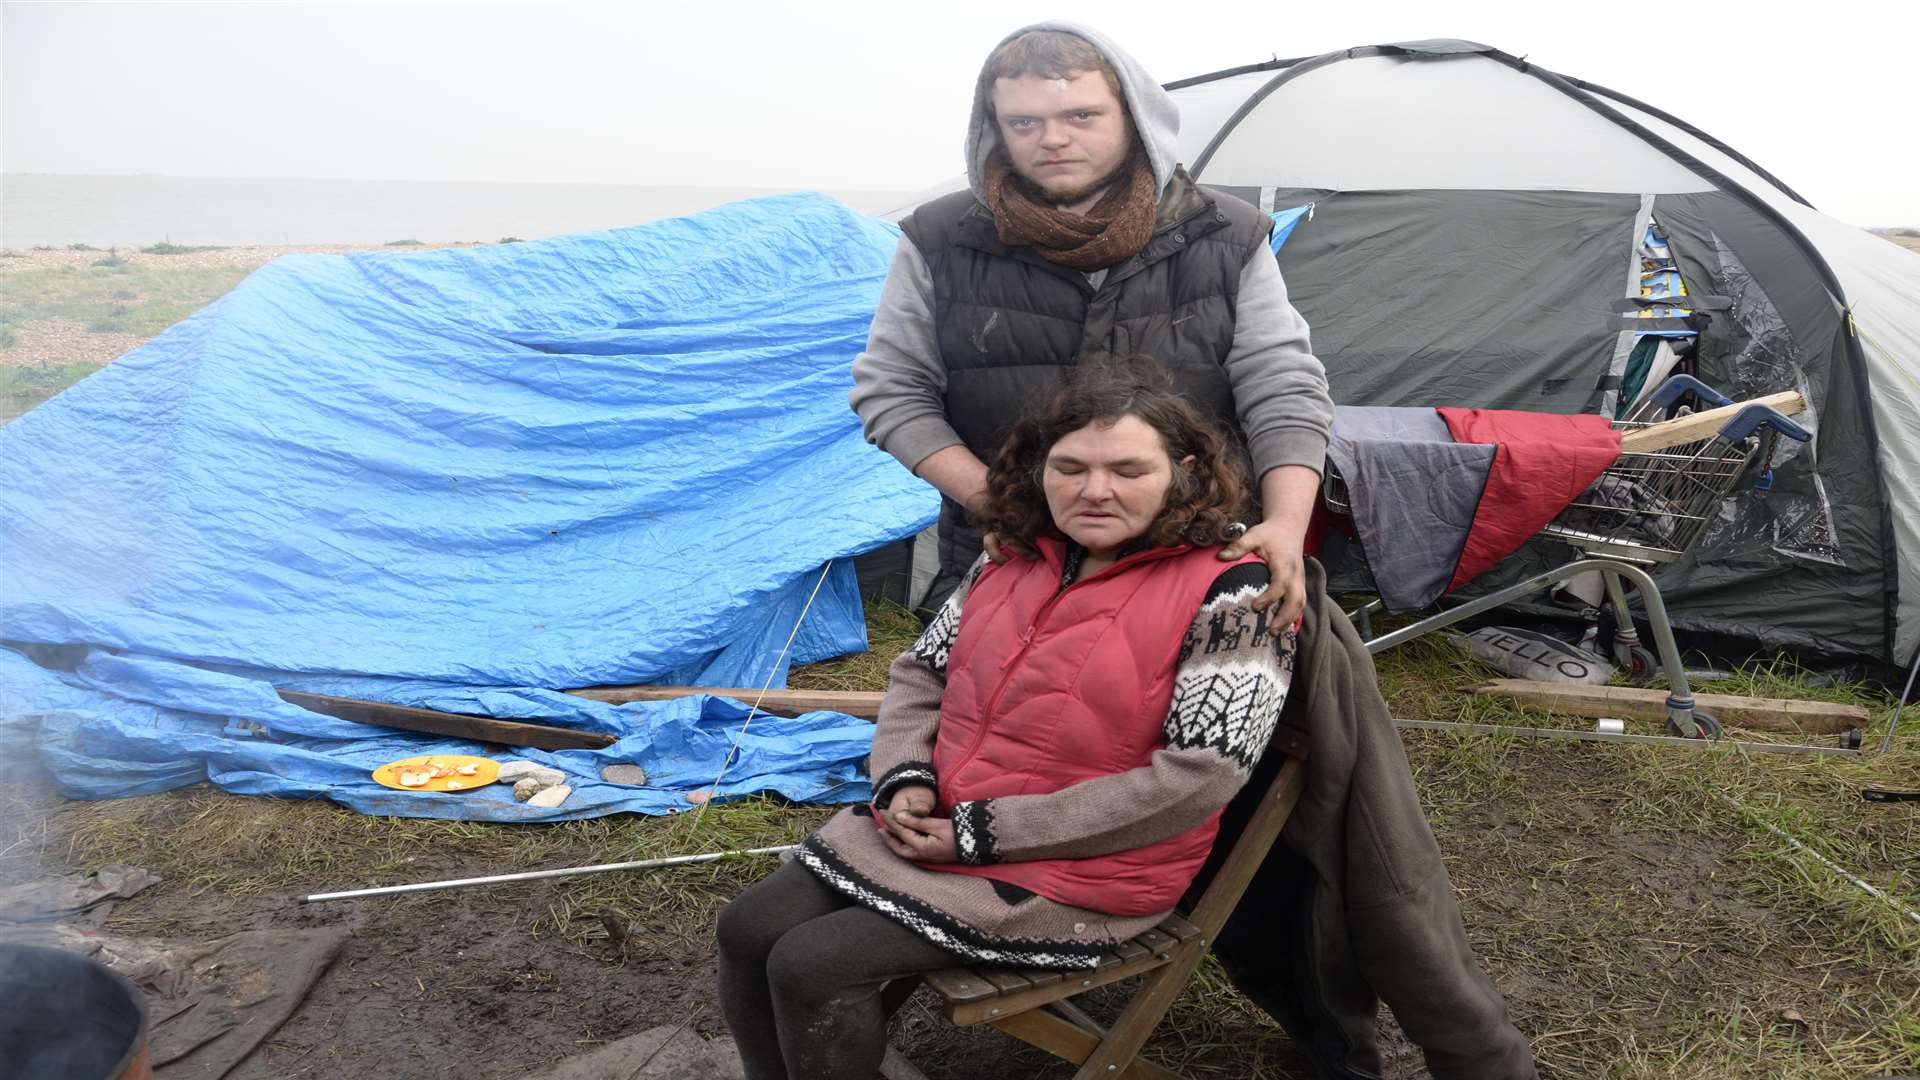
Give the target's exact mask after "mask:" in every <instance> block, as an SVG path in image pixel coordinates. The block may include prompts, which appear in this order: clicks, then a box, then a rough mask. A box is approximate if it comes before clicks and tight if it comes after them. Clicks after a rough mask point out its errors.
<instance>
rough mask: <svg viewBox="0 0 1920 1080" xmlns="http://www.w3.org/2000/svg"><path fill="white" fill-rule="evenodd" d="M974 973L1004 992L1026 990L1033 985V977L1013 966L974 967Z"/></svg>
mask: <svg viewBox="0 0 1920 1080" xmlns="http://www.w3.org/2000/svg"><path fill="white" fill-rule="evenodd" d="M973 973H974V974H975V975H978V976H980V977H981V978H983V979H985V980H987V981H988V982H990V983H992V984H993V988H994V989H995V990H998V991H1000V992H1001V993H1002V994H1011V993H1013V992H1015V991H1017V990H1025V989H1028V988H1029V987H1031V986H1032V985H1033V980H1032V979H1029V978H1027V977H1026V976H1025V975H1022V974H1020V973H1019V972H1017V971H1015V970H1013V969H1012V968H990V967H983V968H974V969H973Z"/></svg>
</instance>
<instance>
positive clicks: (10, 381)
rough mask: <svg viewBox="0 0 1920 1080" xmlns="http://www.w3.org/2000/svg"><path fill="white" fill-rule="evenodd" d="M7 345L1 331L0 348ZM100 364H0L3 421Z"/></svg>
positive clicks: (85, 375) (97, 369)
mask: <svg viewBox="0 0 1920 1080" xmlns="http://www.w3.org/2000/svg"><path fill="white" fill-rule="evenodd" d="M8 333H10V331H9V332H8ZM5 344H7V335H6V334H0V347H4V345H5ZM101 366H102V365H100V364H85V363H76V364H4V365H0V421H5V420H10V419H12V418H13V417H16V416H19V415H20V414H21V413H24V412H26V411H27V410H28V409H31V408H33V407H34V406H36V405H38V404H40V403H41V402H43V401H45V400H47V399H48V398H50V397H52V396H53V395H55V394H57V393H59V392H60V391H62V390H65V389H66V388H67V387H69V386H72V385H73V384H74V383H77V382H79V381H80V380H81V379H84V378H86V377H87V376H89V375H91V374H93V373H94V372H96V371H99V370H100V368H101Z"/></svg>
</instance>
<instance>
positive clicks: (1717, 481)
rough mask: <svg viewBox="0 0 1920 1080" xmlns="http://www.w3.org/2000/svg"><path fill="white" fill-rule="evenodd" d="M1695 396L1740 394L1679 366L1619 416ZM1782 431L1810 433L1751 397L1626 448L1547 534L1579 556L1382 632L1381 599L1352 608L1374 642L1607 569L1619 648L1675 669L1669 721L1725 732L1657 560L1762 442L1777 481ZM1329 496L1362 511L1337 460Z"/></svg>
mask: <svg viewBox="0 0 1920 1080" xmlns="http://www.w3.org/2000/svg"><path fill="white" fill-rule="evenodd" d="M1688 396H1692V397H1694V398H1697V399H1699V400H1700V401H1702V402H1705V403H1707V404H1709V405H1711V406H1715V407H1720V406H1726V405H1732V404H1734V402H1733V401H1732V399H1730V398H1728V397H1726V396H1725V395H1723V394H1720V393H1719V392H1717V391H1715V390H1714V389H1712V388H1711V387H1709V386H1707V385H1706V384H1705V383H1702V382H1700V381H1699V380H1698V379H1695V378H1693V377H1692V376H1690V375H1676V376H1674V377H1672V378H1670V379H1668V380H1667V381H1666V382H1665V383H1663V384H1661V386H1660V387H1659V389H1657V390H1656V391H1654V392H1653V393H1652V394H1651V395H1649V396H1648V397H1647V399H1646V400H1644V401H1643V402H1641V403H1640V405H1638V406H1636V408H1635V409H1634V411H1633V412H1632V413H1631V414H1629V416H1628V417H1627V418H1625V419H1623V420H1620V421H1616V422H1614V423H1613V425H1612V426H1613V427H1614V428H1615V429H1616V430H1619V431H1622V432H1630V431H1634V430H1637V429H1640V428H1645V427H1649V426H1652V424H1654V423H1656V422H1657V421H1656V420H1654V419H1653V418H1654V417H1658V416H1661V415H1663V414H1668V413H1671V414H1672V415H1670V416H1667V419H1675V418H1678V417H1679V416H1681V415H1685V414H1684V413H1682V412H1678V411H1676V406H1677V405H1678V403H1679V402H1680V401H1681V400H1683V399H1685V398H1686V397H1688ZM1781 436H1785V437H1787V438H1790V439H1794V440H1796V441H1799V442H1806V441H1807V440H1809V439H1811V438H1812V435H1811V434H1810V433H1809V432H1807V431H1806V430H1805V429H1804V428H1802V427H1800V425H1798V424H1796V423H1794V422H1793V421H1791V420H1789V419H1787V418H1786V417H1785V416H1783V415H1781V414H1780V413H1779V412H1777V411H1775V410H1774V409H1771V408H1769V407H1767V406H1765V405H1750V406H1748V407H1747V408H1744V409H1741V410H1739V411H1738V412H1737V413H1735V415H1734V418H1733V419H1732V420H1730V421H1729V422H1728V423H1726V424H1725V425H1724V426H1722V427H1721V428H1720V430H1719V431H1717V432H1715V433H1714V434H1713V435H1712V436H1710V437H1708V438H1705V439H1701V440H1698V441H1695V442H1691V443H1685V444H1682V445H1678V446H1672V447H1667V448H1664V449H1660V450H1650V451H1626V452H1623V453H1622V454H1621V455H1620V456H1619V458H1618V459H1616V460H1615V461H1614V462H1613V464H1611V465H1609V466H1608V467H1607V469H1606V471H1605V472H1603V473H1602V474H1601V475H1600V478H1599V479H1598V480H1596V481H1595V482H1594V483H1593V484H1592V485H1591V486H1589V487H1588V489H1587V490H1586V491H1585V492H1584V493H1582V494H1581V495H1580V496H1579V497H1578V498H1577V499H1575V500H1573V501H1572V502H1571V503H1569V504H1568V505H1567V506H1566V508H1565V509H1564V510H1562V511H1561V512H1560V514H1559V515H1557V516H1556V517H1555V518H1554V519H1553V521H1552V522H1550V523H1549V524H1547V525H1546V526H1545V527H1543V528H1542V529H1541V530H1540V532H1539V534H1538V535H1540V536H1546V537H1550V538H1552V539H1555V540H1559V541H1561V542H1563V543H1565V544H1567V545H1569V546H1570V547H1572V548H1573V549H1574V550H1575V551H1576V552H1577V553H1579V555H1580V558H1578V559H1576V560H1575V561H1573V562H1569V563H1566V564H1565V565H1562V566H1560V567H1557V568H1555V569H1553V570H1550V571H1547V572H1546V573H1542V574H1536V575H1533V576H1531V577H1529V578H1528V579H1527V580H1525V581H1522V582H1519V583H1517V584H1514V585H1511V586H1508V587H1506V588H1503V589H1500V590H1499V591H1497V592H1494V593H1491V594H1489V595H1487V596H1483V597H1480V598H1478V599H1476V600H1474V601H1472V602H1470V603H1467V604H1464V605H1462V606H1459V607H1455V608H1451V609H1449V610H1446V611H1443V612H1441V613H1440V614H1437V615H1433V616H1429V617H1428V618H1425V619H1421V620H1420V621H1419V622H1416V623H1414V624H1412V625H1411V626H1406V627H1402V628H1400V629H1398V630H1395V631H1393V632H1391V633H1388V634H1383V635H1380V636H1378V637H1374V636H1372V634H1371V632H1370V631H1371V624H1370V620H1369V617H1370V615H1371V614H1372V613H1373V612H1375V611H1378V610H1382V609H1383V608H1382V605H1381V602H1380V601H1378V600H1375V601H1373V602H1372V603H1369V604H1367V605H1366V606H1365V607H1363V608H1361V609H1360V610H1358V611H1356V612H1354V613H1353V616H1354V618H1355V621H1356V622H1357V623H1358V624H1359V627H1360V630H1361V635H1362V636H1363V637H1366V638H1367V639H1368V641H1367V649H1368V651H1370V652H1380V651H1383V650H1385V649H1389V648H1392V647H1393V646H1395V645H1399V644H1402V643H1404V642H1406V641H1410V640H1412V639H1413V638H1416V637H1419V636H1421V635H1423V634H1427V633H1431V632H1433V631H1435V630H1440V629H1443V628H1445V627H1447V626H1451V625H1453V624H1454V623H1457V622H1460V621H1461V620H1463V619H1466V618H1470V617H1471V616H1473V615H1476V614H1479V613H1480V612H1482V611H1486V610H1489V609H1491V608H1494V607H1497V606H1499V605H1501V604H1504V603H1507V602H1508V601H1510V600H1514V599H1518V598H1519V597H1521V596H1524V595H1527V594H1528V593H1531V592H1535V591H1538V590H1539V589H1542V588H1545V587H1547V586H1550V585H1552V584H1553V583H1555V582H1558V581H1564V580H1566V579H1568V578H1570V577H1574V576H1576V575H1579V574H1585V573H1597V574H1598V575H1599V576H1600V577H1601V579H1602V581H1603V584H1604V586H1605V589H1606V594H1607V599H1608V601H1609V602H1610V603H1611V604H1612V606H1613V611H1614V626H1615V628H1616V631H1615V639H1614V655H1615V658H1616V659H1618V660H1620V661H1621V662H1622V663H1624V664H1627V665H1628V666H1629V668H1630V670H1632V671H1634V672H1635V673H1636V674H1645V673H1650V672H1651V671H1653V670H1654V669H1655V666H1656V665H1658V666H1659V667H1662V668H1664V669H1665V671H1666V674H1667V677H1668V679H1669V681H1670V683H1671V686H1672V693H1671V694H1670V696H1669V697H1668V699H1667V712H1668V726H1669V727H1670V728H1672V729H1673V730H1674V731H1675V732H1676V733H1677V734H1680V735H1685V736H1688V737H1693V736H1698V735H1703V734H1704V735H1716V734H1717V733H1718V731H1719V725H1718V724H1716V723H1714V721H1713V719H1712V718H1711V717H1708V716H1706V715H1705V714H1703V713H1696V712H1695V711H1694V709H1693V695H1692V691H1691V689H1690V688H1689V687H1688V685H1687V678H1686V672H1685V670H1684V669H1683V668H1682V667H1681V663H1680V652H1679V648H1678V647H1677V646H1676V645H1675V643H1674V640H1673V627H1672V625H1671V624H1670V623H1669V621H1668V619H1667V613H1666V606H1665V604H1664V602H1663V601H1662V600H1661V597H1660V590H1659V588H1658V586H1656V585H1655V584H1654V582H1653V579H1652V577H1651V576H1650V575H1649V573H1648V571H1649V570H1650V569H1652V568H1654V567H1657V566H1658V565H1662V564H1665V563H1670V562H1673V561H1675V560H1677V559H1679V558H1681V557H1682V556H1684V555H1685V554H1686V553H1687V551H1688V550H1689V549H1690V548H1692V547H1693V546H1694V544H1696V543H1697V542H1698V541H1699V540H1700V537H1701V536H1702V535H1703V534H1704V533H1705V532H1706V530H1707V526H1708V525H1709V524H1711V523H1712V521H1713V519H1714V516H1715V515H1716V514H1717V513H1718V511H1719V508H1720V506H1721V504H1722V503H1723V502H1724V501H1725V500H1726V499H1727V498H1728V497H1729V496H1730V495H1732V494H1733V492H1734V489H1735V488H1736V487H1738V486H1739V485H1740V483H1741V480H1742V478H1743V477H1745V476H1747V475H1748V473H1749V470H1750V469H1751V468H1752V467H1753V464H1754V459H1755V457H1756V456H1760V455H1762V454H1764V460H1763V463H1762V464H1761V466H1760V469H1759V472H1758V474H1757V476H1756V479H1755V484H1754V486H1755V487H1757V488H1759V489H1761V490H1763V491H1764V490H1766V489H1767V488H1769V487H1771V485H1772V457H1773V450H1774V446H1775V443H1776V441H1777V440H1778V439H1779V438H1780V437H1781ZM1322 498H1323V499H1324V500H1325V502H1326V504H1327V509H1329V510H1331V511H1332V512H1334V513H1336V514H1351V513H1352V500H1351V498H1350V496H1349V492H1348V490H1347V485H1346V481H1345V480H1344V479H1343V478H1342V477H1341V476H1340V475H1339V473H1338V471H1337V470H1335V469H1333V468H1332V466H1331V463H1329V467H1328V469H1327V473H1326V482H1325V485H1324V487H1323V490H1322ZM1623 582H1625V583H1627V584H1631V585H1633V587H1634V589H1635V591H1636V592H1637V593H1638V594H1639V599H1640V602H1641V605H1642V606H1643V607H1644V608H1645V610H1646V616H1647V621H1648V623H1649V624H1650V627H1651V630H1652V636H1653V639H1654V644H1655V646H1656V648H1657V649H1658V652H1659V655H1658V657H1657V658H1656V657H1655V656H1654V655H1653V654H1652V653H1650V652H1648V651H1647V650H1646V649H1644V648H1643V647H1641V645H1640V640H1639V635H1638V632H1637V631H1636V630H1635V629H1634V623H1633V617H1632V614H1631V610H1630V609H1629V607H1628V604H1627V600H1626V590H1625V588H1624V586H1623ZM1596 617H1597V616H1596Z"/></svg>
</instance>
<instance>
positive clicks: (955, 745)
mask: <svg viewBox="0 0 1920 1080" xmlns="http://www.w3.org/2000/svg"><path fill="white" fill-rule="evenodd" d="M988 488H989V508H988V511H987V513H986V515H985V520H984V521H983V522H982V524H983V526H984V527H985V528H986V529H988V530H989V531H991V532H992V533H994V534H996V535H997V537H998V538H999V541H1000V543H1001V544H1002V545H1009V544H1011V545H1015V546H1017V547H1018V548H1021V549H1024V555H1023V556H1022V557H1017V558H1014V559H1011V560H1010V561H1008V562H1006V563H1004V564H998V565H996V564H993V563H991V562H988V561H986V560H985V559H982V561H981V562H980V563H979V564H976V565H975V566H974V567H973V569H972V570H971V571H970V572H969V573H968V575H967V578H966V581H965V582H964V583H963V584H962V585H961V586H960V588H959V589H958V590H956V591H955V592H954V594H953V595H952V597H951V598H950V599H949V600H948V601H947V603H946V606H945V607H944V608H943V609H942V610H941V611H940V614H939V615H938V617H936V618H935V619H934V620H933V622H932V623H931V624H930V625H928V627H927V629H926V632H925V633H924V634H922V635H921V637H920V639H919V640H918V641H917V642H915V643H914V645H913V647H912V648H911V649H909V650H908V651H907V652H905V653H903V654H902V655H901V656H900V657H899V659H897V660H895V661H894V663H893V667H892V670H891V682H890V684H889V687H888V690H887V696H886V698H885V701H884V702H883V704H882V706H881V710H880V720H879V724H878V726H877V728H876V729H875V731H874V738H873V757H872V769H873V775H874V776H875V777H876V779H875V780H874V785H873V788H874V796H873V801H872V803H871V804H869V805H865V806H858V807H854V808H851V809H849V810H846V811H843V812H842V813H840V814H839V815H838V816H836V817H834V818H833V819H832V820H830V821H829V822H827V824H826V825H825V826H823V827H822V828H821V829H820V831H819V832H817V833H815V834H814V835H813V836H811V837H809V838H808V839H807V841H806V843H805V844H804V845H803V846H802V848H801V850H800V851H799V853H798V857H797V859H796V860H795V861H794V862H791V863H787V864H784V865H782V866H781V867H780V869H779V870H777V871H776V872H775V873H774V874H772V875H771V876H770V877H768V878H767V879H766V880H764V881H761V882H760V883H758V884H756V885H754V886H753V887H752V888H750V889H748V890H747V891H746V892H744V893H742V894H741V895H740V896H739V897H738V898H737V899H735V900H734V901H733V903H732V904H730V905H728V907H727V908H726V910H725V911H723V912H721V914H720V922H719V939H720V998H721V1007H722V1010H723V1012H724V1014H725V1016H726V1021H727V1026H728V1027H729V1028H730V1029H731V1030H732V1032H733V1037H734V1039H735V1041H736V1042H737V1043H738V1044H739V1047H740V1055H741V1057H742V1059H743V1060H744V1061H745V1064H746V1073H747V1076H748V1077H749V1078H750V1080H771V1078H776V1077H796V1078H798V1077H806V1078H810V1080H826V1078H839V1077H846V1078H850V1080H851V1078H858V1080H871V1078H872V1077H873V1076H875V1075H876V1073H877V1072H878V1070H879V1066H880V1061H881V1058H882V1056H883V1055H884V1054H885V1050H886V1041H885V1040H886V1016H885V1014H884V1012H883V1009H882V1006H881V1003H880V988H881V987H882V986H883V985H885V984H886V983H887V982H888V981H890V980H892V979H895V978H899V977H902V976H907V975H913V974H917V973H920V972H925V971H933V970H938V969H941V968H947V967H953V966H955V965H957V964H966V963H971V964H995V965H1015V966H1027V967H1050V968H1063V969H1074V968H1090V967H1092V966H1094V965H1095V964H1096V963H1097V962H1098V959H1099V957H1100V955H1101V954H1102V953H1104V952H1107V951H1109V950H1111V949H1112V948H1113V947H1114V946H1115V945H1116V944H1117V943H1119V942H1121V941H1123V940H1125V939H1127V938H1131V937H1133V936H1134V935H1136V934H1139V933H1141V932H1142V931H1144V930H1147V929H1149V928H1151V927H1153V926H1155V925H1156V924H1158V923H1159V922H1160V921H1161V920H1162V919H1163V918H1164V917H1165V916H1166V915H1167V914H1168V912H1170V911H1171V910H1172V909H1173V906H1174V904H1175V902H1176V901H1178V900H1179V898H1180V896H1181V894H1182V893H1183V892H1184V891H1185V890H1186V888H1187V886H1188V885H1189V884H1190V883H1191V882H1192V880H1193V878H1194V875H1195V874H1196V873H1197V872H1198V871H1199V869H1200V867H1201V864H1202V863H1203V862H1205V860H1206V858H1207V853H1208V851H1209V850H1210V849H1211V848H1212V846H1213V840H1214V834H1215V830H1216V827H1217V823H1218V819H1219V815H1220V811H1221V809H1222V808H1223V807H1224V806H1225V805H1226V804H1227V802H1228V801H1229V800H1230V799H1232V798H1233V795H1234V793H1235V792H1236V791H1238V790H1239V788H1240V786H1241V784H1242V783H1244V782H1245V780H1246V778H1247V775H1248V773H1249V771H1250V770H1251V769H1252V767H1253V765H1254V763H1255V761H1256V759H1257V758H1258V757H1259V755H1260V753H1261V751H1262V750H1263V749H1264V748H1265V746H1266V743H1267V740H1268V739H1269V737H1270V736H1271V735H1272V731H1273V726H1274V723H1275V720H1276V718H1277V717H1278V715H1279V712H1280V706H1281V703H1282V701H1283V699H1284V698H1285V695H1286V692H1287V683H1288V679H1289V674H1290V672H1291V669H1292V658H1293V651H1294V631H1293V628H1292V627H1278V626H1272V625H1269V624H1268V622H1267V619H1266V616H1265V615H1264V614H1257V613H1255V612H1254V611H1253V610H1252V608H1251V606H1250V603H1249V602H1250V601H1251V600H1252V599H1253V598H1254V597H1255V596H1257V595H1259V594H1260V592H1261V591H1262V590H1264V589H1265V587H1266V584H1267V569H1266V566H1265V564H1264V563H1261V562H1259V561H1257V560H1255V559H1252V558H1248V559H1243V560H1241V561H1239V562H1237V563H1231V564H1229V563H1223V562H1221V561H1220V560H1219V559H1218V558H1217V555H1218V552H1219V550H1220V545H1221V544H1222V543H1223V542H1224V541H1225V540H1227V539H1229V537H1230V535H1231V533H1232V532H1233V531H1234V527H1235V523H1236V522H1237V521H1238V520H1239V518H1240V515H1241V513H1242V512H1243V510H1244V509H1245V507H1244V502H1245V496H1246V484H1245V481H1244V479H1243V478H1242V473H1241V470H1240V466H1239V464H1238V460H1237V458H1236V457H1235V456H1234V455H1233V452H1232V451H1231V450H1230V449H1229V448H1228V447H1227V446H1226V444H1225V442H1224V440H1223V439H1222V438H1221V437H1220V436H1219V435H1218V434H1216V433H1215V432H1214V431H1213V430H1211V429H1210V428H1209V427H1208V426H1207V425H1206V424H1205V422H1204V421H1202V420H1201V419H1200V418H1199V416H1198V414H1197V413H1195V411H1194V410H1193V408H1192V407H1191V406H1189V405H1188V404H1187V403H1186V402H1185V401H1184V400H1183V399H1182V398H1181V397H1180V396H1179V395H1178V394H1176V393H1175V392H1174V391H1173V390H1172V388H1171V386H1170V385H1169V383H1168V382H1167V379H1166V377H1165V375H1164V374H1163V372H1162V369H1161V367H1160V365H1159V364H1157V363H1155V362H1154V361H1153V360H1151V359H1148V358H1145V357H1131V358H1122V359H1108V358H1101V359H1089V360H1087V361H1085V362H1083V363H1082V364H1081V365H1080V366H1079V367H1078V368H1077V369H1076V373H1075V375H1074V378H1073V381H1072V383H1071V384H1070V385H1069V386H1068V387H1067V388H1066V389H1065V390H1063V391H1062V392H1061V393H1060V394H1059V396H1058V397H1056V398H1055V399H1054V400H1053V401H1052V402H1051V403H1050V404H1049V405H1047V406H1046V407H1045V408H1043V409H1041V410H1039V411H1038V412H1037V413H1035V414H1032V415H1029V416H1028V417H1026V418H1024V419H1022V420H1021V421H1020V422H1019V423H1018V424H1016V425H1015V427H1014V430H1013V431H1012V433H1011V434H1010V435H1009V437H1008V441H1007V443H1006V446H1005V449H1004V450H1002V452H1001V453H1000V455H999V457H998V458H997V459H996V460H995V461H994V463H993V465H992V467H991V469H990V471H989V474H988Z"/></svg>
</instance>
